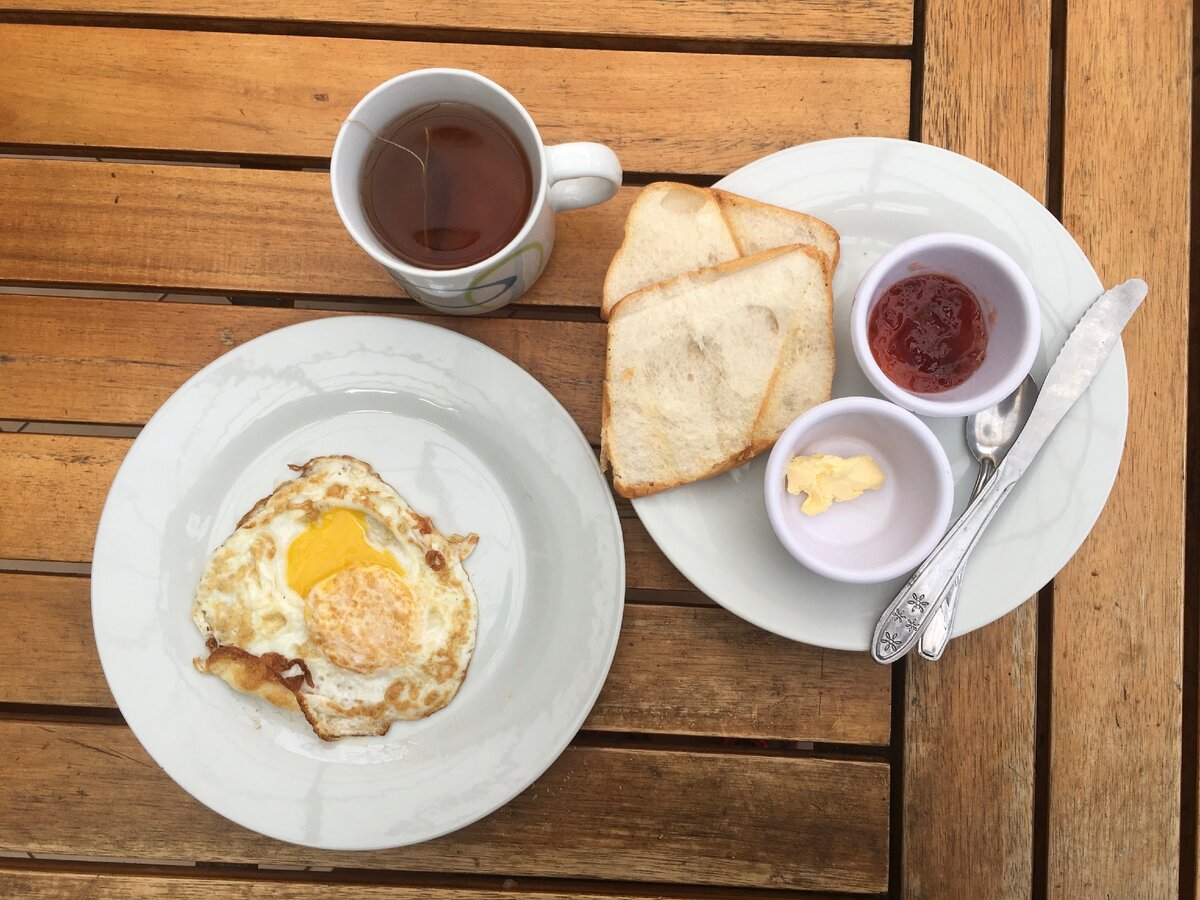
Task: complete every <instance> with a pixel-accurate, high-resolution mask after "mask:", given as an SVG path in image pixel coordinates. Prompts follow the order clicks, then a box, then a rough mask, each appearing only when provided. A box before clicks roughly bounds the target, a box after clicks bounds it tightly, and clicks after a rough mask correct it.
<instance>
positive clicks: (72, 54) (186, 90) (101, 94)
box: [0, 25, 909, 173]
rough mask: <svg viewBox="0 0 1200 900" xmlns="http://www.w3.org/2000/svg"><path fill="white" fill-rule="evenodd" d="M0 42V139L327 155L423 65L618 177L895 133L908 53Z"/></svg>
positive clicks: (30, 37) (175, 40)
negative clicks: (340, 133)
mask: <svg viewBox="0 0 1200 900" xmlns="http://www.w3.org/2000/svg"><path fill="white" fill-rule="evenodd" d="M0 47H4V48H5V52H4V54H2V55H0V84H4V85H5V91H4V92H3V94H2V95H0V121H3V122H4V123H5V129H4V133H3V135H0V139H2V140H3V141H4V142H6V143H10V144H18V145H19V144H48V145H54V146H64V147H87V146H90V147H112V148H123V149H124V148H129V149H148V150H170V151H187V152H197V151H198V152H220V153H232V154H254V155H283V156H287V157H304V158H313V159H326V158H328V156H329V153H330V151H331V149H332V146H333V139H334V136H335V134H336V132H337V129H338V126H339V125H340V124H341V122H342V120H343V119H344V118H345V117H346V115H347V114H348V113H349V111H350V109H351V108H352V107H353V105H354V104H355V103H356V102H357V101H358V100H359V98H361V97H362V96H363V95H365V94H366V93H367V91H369V90H370V89H371V88H373V87H374V86H375V85H377V84H379V83H381V82H383V81H385V80H387V79H388V78H390V77H392V76H393V75H398V74H400V73H402V72H405V71H409V70H412V69H420V68H425V67H428V66H451V67H458V68H468V69H474V70H476V71H478V72H480V73H482V74H484V75H487V76H489V77H491V78H493V79H494V80H496V81H498V82H499V83H500V84H502V85H504V86H505V87H507V88H508V89H509V90H510V91H512V93H513V94H514V95H515V96H516V97H517V98H518V99H520V100H521V102H522V103H524V104H525V105H526V106H527V108H528V109H529V111H530V113H531V114H532V116H533V118H534V121H536V122H538V123H539V127H540V128H541V129H542V134H543V137H544V138H545V140H546V141H547V142H548V143H558V142H561V141H568V140H595V141H601V142H604V143H606V144H608V145H609V146H611V147H612V148H613V150H615V151H616V153H617V155H618V156H619V157H620V158H621V161H622V163H623V164H624V167H625V169H626V170H628V171H643V172H661V171H672V172H696V173H721V172H725V171H728V170H729V169H733V168H736V167H737V166H741V165H744V164H746V163H748V162H750V161H751V160H753V159H755V158H757V157H759V156H762V155H763V154H764V153H768V152H770V151H772V150H779V149H782V148H784V147H788V146H791V145H792V144H798V143H802V142H804V141H810V140H816V139H819V138H824V137H835V136H836V137H841V136H843V135H847V134H888V135H903V134H904V132H905V131H906V130H907V127H908V79H909V63H908V61H907V60H888V59H854V58H821V57H793V56H738V57H736V58H734V57H730V56H728V55H723V54H699V53H647V52H640V51H638V52H634V51H608V50H561V49H551V48H539V47H517V46H513V47H497V46H472V45H460V44H425V43H416V42H405V43H394V42H390V41H367V40H350V39H335V38H309V37H291V36H280V35H253V34H251V35H247V34H227V33H219V32H181V31H147V30H143V29H111V28H72V27H56V26H38V25H3V26H0Z"/></svg>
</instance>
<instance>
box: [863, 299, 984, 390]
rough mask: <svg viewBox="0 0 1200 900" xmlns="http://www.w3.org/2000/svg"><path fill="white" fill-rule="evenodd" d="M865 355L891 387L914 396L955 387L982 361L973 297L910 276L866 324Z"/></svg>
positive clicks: (981, 323) (978, 312) (980, 314)
mask: <svg viewBox="0 0 1200 900" xmlns="http://www.w3.org/2000/svg"><path fill="white" fill-rule="evenodd" d="M867 341H868V343H869V344H870V346H871V355H872V356H874V357H875V362H876V363H878V365H879V368H880V369H882V370H883V374H885V375H886V376H887V377H888V378H889V379H890V380H891V381H892V383H893V384H895V385H896V386H897V387H900V388H903V389H904V390H906V391H912V392H913V393H916V394H935V393H939V392H941V391H948V390H950V389H951V388H955V387H958V386H959V385H960V384H962V383H963V382H964V381H966V380H967V379H968V378H970V377H971V376H972V375H974V374H975V372H976V370H977V369H978V368H979V367H980V366H981V365H982V364H983V358H984V356H986V355H987V341H988V335H987V324H986V323H985V321H984V317H983V310H982V309H980V307H979V301H978V300H976V299H975V295H974V294H972V293H971V292H970V290H968V289H967V286H966V285H964V284H963V283H962V282H961V281H958V280H957V279H955V278H951V277H950V276H949V275H914V276H913V277H911V278H905V279H904V280H903V281H897V282H896V283H895V284H893V285H892V286H891V287H890V288H888V289H887V290H886V291H885V292H884V293H883V296H882V297H880V298H879V301H878V302H877V303H876V304H875V307H874V309H872V310H871V315H870V319H869V320H868V322H867Z"/></svg>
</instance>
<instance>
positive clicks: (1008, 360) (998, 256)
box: [850, 233, 1042, 418]
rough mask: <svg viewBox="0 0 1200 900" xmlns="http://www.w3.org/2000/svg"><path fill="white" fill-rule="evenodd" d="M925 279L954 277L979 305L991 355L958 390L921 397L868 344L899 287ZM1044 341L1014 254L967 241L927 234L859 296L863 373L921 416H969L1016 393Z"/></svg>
mask: <svg viewBox="0 0 1200 900" xmlns="http://www.w3.org/2000/svg"><path fill="white" fill-rule="evenodd" d="M921 274H941V275H950V276H951V277H953V278H957V279H958V280H959V281H961V282H962V283H963V284H964V285H966V287H967V288H969V289H970V291H971V292H972V293H973V294H974V295H975V297H976V299H978V300H979V305H980V308H981V311H982V312H983V315H984V321H985V322H986V323H987V329H988V346H987V355H986V357H985V358H984V360H983V365H981V366H980V367H979V369H978V371H976V372H975V374H973V375H972V376H971V377H970V378H968V379H967V380H966V381H964V382H963V383H962V384H960V385H959V386H958V387H955V388H951V389H950V390H948V391H942V392H940V393H928V394H918V393H913V392H911V391H906V390H905V389H904V388H902V387H900V386H898V385H897V384H896V383H895V382H893V381H892V380H891V379H890V378H888V377H887V375H885V374H884V373H883V370H882V369H880V368H879V364H878V363H876V362H875V357H874V355H873V354H872V353H871V347H870V343H869V342H868V339H867V323H868V322H869V321H870V315H871V310H872V309H873V308H874V307H875V304H876V302H877V301H878V300H879V298H880V297H881V296H882V295H883V293H884V292H885V291H886V290H887V289H888V288H889V287H891V286H892V285H893V284H895V283H896V282H898V281H902V280H904V279H905V278H910V277H912V276H914V275H921ZM1041 336H1042V318H1041V312H1040V310H1039V309H1038V301H1037V294H1035V293H1034V290H1033V285H1032V284H1031V283H1030V281H1029V278H1028V276H1026V274H1025V273H1024V272H1023V271H1021V268H1020V266H1018V265H1017V264H1016V263H1015V262H1014V261H1013V259H1012V257H1010V256H1009V255H1008V254H1007V253H1005V252H1004V251H1003V250H1001V249H1000V248H999V247H996V246H995V245H994V244H989V243H988V242H987V241H984V240H980V239H979V238H977V237H972V236H970V235H967V234H952V233H937V234H926V235H922V236H921V237H916V238H912V239H911V240H907V241H904V242H903V243H901V244H897V245H896V246H895V247H894V248H892V249H891V250H890V251H888V252H887V253H885V254H884V255H883V256H882V257H881V258H880V259H879V261H878V262H877V263H875V265H873V266H872V267H871V268H870V269H869V270H868V271H867V274H866V275H864V276H863V280H862V281H861V282H859V285H858V290H857V291H856V292H855V294H854V306H853V308H852V309H851V312H850V342H851V344H852V345H853V347H854V355H855V357H857V359H858V364H859V366H861V367H862V370H863V374H865V375H866V376H867V378H868V379H869V380H870V382H871V384H873V385H874V386H875V388H876V390H878V391H879V393H881V394H883V396H885V397H887V398H888V399H889V400H891V401H892V402H893V403H898V404H899V405H900V406H903V407H904V408H905V409H909V410H912V411H913V412H915V413H918V414H920V415H922V416H934V417H939V418H951V417H954V416H969V415H972V414H973V413H977V412H979V411H980V410H983V409H987V408H988V407H989V406H994V405H995V404H997V403H999V402H1000V401H1001V400H1003V399H1004V398H1005V397H1007V396H1008V395H1009V394H1011V393H1012V392H1013V391H1015V390H1016V389H1017V385H1019V384H1020V383H1021V381H1022V379H1024V377H1025V376H1026V375H1028V374H1029V370H1030V368H1031V367H1032V366H1033V360H1034V357H1035V356H1036V355H1037V351H1038V346H1039V345H1040V342H1041Z"/></svg>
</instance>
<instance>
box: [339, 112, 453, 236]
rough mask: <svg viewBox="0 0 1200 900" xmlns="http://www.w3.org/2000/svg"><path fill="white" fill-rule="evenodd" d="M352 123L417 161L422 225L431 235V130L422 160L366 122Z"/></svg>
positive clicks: (427, 131) (427, 130)
mask: <svg viewBox="0 0 1200 900" xmlns="http://www.w3.org/2000/svg"><path fill="white" fill-rule="evenodd" d="M439 106H441V104H440V103H435V104H434V105H433V106H431V107H429V108H428V109H423V110H421V113H422V114H425V113H429V112H432V111H433V110H435V109H437V108H438V107H439ZM350 121H351V122H353V123H354V124H355V125H357V126H358V127H359V128H361V129H363V130H364V131H366V132H367V134H369V135H370V136H371V137H372V138H374V139H375V140H377V141H381V142H382V143H385V144H389V145H391V146H392V147H395V148H396V149H397V150H403V151H404V152H405V153H407V154H408V155H409V156H411V157H412V158H413V159H415V160H416V161H417V164H418V165H419V166H420V167H421V219H422V224H424V226H425V234H429V153H430V149H431V148H430V145H431V143H432V138H431V136H430V134H429V129H428V128H425V129H424V131H425V158H424V159H421V157H420V156H418V155H417V154H416V153H414V152H413V151H412V150H410V149H409V148H408V147H405V146H404V145H403V144H397V143H396V142H395V141H393V140H389V139H388V138H385V137H384V136H383V135H381V134H380V133H379V132H377V131H375V129H373V128H371V127H370V126H369V125H367V124H366V123H365V122H362V121H359V120H358V119H350Z"/></svg>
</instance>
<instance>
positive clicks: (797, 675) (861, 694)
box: [0, 574, 891, 745]
mask: <svg viewBox="0 0 1200 900" xmlns="http://www.w3.org/2000/svg"><path fill="white" fill-rule="evenodd" d="M89 587H90V583H89V581H88V580H87V579H86V578H78V577H67V576H55V575H25V574H0V621H4V622H5V624H6V629H7V632H8V635H9V641H8V646H9V648H10V649H9V651H8V652H6V653H3V654H0V702H4V703H28V704H38V705H64V706H92V707H103V708H114V707H115V706H116V704H115V702H114V701H113V698H112V695H111V694H110V693H109V691H108V685H107V684H106V683H105V681H104V678H103V676H102V674H101V671H100V661H99V659H98V658H97V656H96V646H95V641H94V639H93V637H92V620H91V611H90V605H89V593H88V592H89ZM751 694H752V696H753V698H754V699H753V702H747V698H748V697H749V696H751ZM890 706H891V704H890V679H889V678H888V677H887V673H886V672H885V671H884V670H882V669H880V668H879V667H878V666H874V665H873V664H872V663H871V662H870V660H868V659H867V658H866V657H865V656H863V655H862V654H851V653H838V652H835V651H829V650H822V649H820V648H817V647H808V646H805V645H803V644H797V643H795V642H793V641H787V640H783V639H781V638H777V637H775V636H773V635H770V634H767V633H766V632H764V631H761V630H759V629H757V628H754V627H753V626H751V625H748V624H746V623H745V622H742V621H741V620H740V619H737V618H735V617H734V616H732V615H730V614H729V613H726V612H725V611H724V610H719V609H712V608H709V609H695V608H688V607H681V606H644V605H640V604H632V605H630V606H628V607H627V608H626V610H625V618H624V623H623V625H622V633H621V641H620V644H619V646H618V648H617V655H616V659H615V660H614V661H613V667H612V671H611V672H610V673H609V677H608V682H607V683H606V685H605V687H604V691H603V692H602V693H601V695H600V699H599V700H598V701H597V703H596V707H595V708H594V709H593V710H592V715H591V717H590V718H589V719H588V721H587V723H586V724H585V725H584V727H585V728H587V729H591V730H600V731H623V732H624V731H642V732H661V733H668V734H694V735H719V736H726V737H749V738H774V739H780V740H793V741H821V742H828V743H838V744H874V745H884V744H886V743H887V742H888V731H889V727H890V724H889V718H890Z"/></svg>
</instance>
